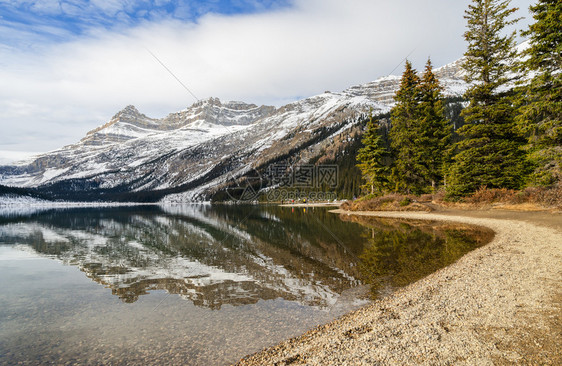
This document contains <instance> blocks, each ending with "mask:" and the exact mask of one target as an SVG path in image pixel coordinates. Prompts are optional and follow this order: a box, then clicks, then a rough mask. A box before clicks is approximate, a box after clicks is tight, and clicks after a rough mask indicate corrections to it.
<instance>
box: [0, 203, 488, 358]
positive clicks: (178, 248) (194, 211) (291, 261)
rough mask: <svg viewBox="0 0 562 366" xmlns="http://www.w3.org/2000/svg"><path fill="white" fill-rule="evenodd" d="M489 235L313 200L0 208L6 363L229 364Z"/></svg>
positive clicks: (1, 331) (1, 354)
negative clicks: (338, 209) (362, 213)
mask: <svg viewBox="0 0 562 366" xmlns="http://www.w3.org/2000/svg"><path fill="white" fill-rule="evenodd" d="M491 236H492V234H491V232H489V231H486V230H480V229H477V228H472V227H459V226H451V225H438V224H436V223H421V222H404V221H393V220H376V219H372V218H369V219H365V218H351V217H348V216H342V217H340V216H338V215H335V214H331V213H328V211H327V210H326V209H319V208H316V209H312V208H307V209H303V208H294V209H293V208H281V207H275V206H210V205H186V206H141V207H119V208H81V209H57V210H44V211H41V212H9V213H6V212H4V213H2V212H1V211H0V279H1V282H2V288H1V289H2V291H1V292H0V364H16V363H24V364H51V363H52V364H65V363H81V364H162V363H173V364H192V365H221V364H228V363H231V362H235V361H237V360H238V359H240V358H241V357H243V356H244V355H246V354H249V353H252V352H255V351H258V350H260V349H262V348H264V347H266V346H270V345H274V344H276V343H278V342H279V341H281V340H283V339H285V338H288V337H292V336H296V335H299V334H301V333H303V332H305V331H306V330H308V329H310V328H313V327H314V326H316V325H319V324H323V323H326V322H328V321H330V320H332V319H335V318H336V317H338V316H341V315H343V314H344V313H346V312H349V311H351V310H353V309H356V308H358V307H360V306H362V305H364V304H366V303H368V302H369V301H371V299H373V298H376V297H379V296H384V295H385V294H388V293H390V292H392V291H393V290H394V289H396V288H397V287H400V286H404V285H406V284H408V283H410V282H412V281H415V280H417V279H419V278H422V277H423V276H425V275H427V274H429V273H431V272H433V271H434V270H435V269H437V268H440V267H443V266H446V265H448V264H450V263H452V262H453V261H455V260H456V259H457V258H458V257H459V256H461V255H463V254H464V253H466V252H467V251H470V250H472V249H473V248H475V247H477V246H480V245H482V244H483V243H485V242H487V241H489V240H490V239H491Z"/></svg>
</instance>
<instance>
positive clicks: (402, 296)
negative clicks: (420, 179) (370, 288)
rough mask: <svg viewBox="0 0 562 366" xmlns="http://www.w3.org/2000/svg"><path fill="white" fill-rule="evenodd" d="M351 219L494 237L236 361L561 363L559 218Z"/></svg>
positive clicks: (451, 215) (459, 214)
mask: <svg viewBox="0 0 562 366" xmlns="http://www.w3.org/2000/svg"><path fill="white" fill-rule="evenodd" d="M338 213H340V214H345V215H347V214H351V213H348V212H347V211H341V210H338ZM353 214H358V215H372V216H379V217H396V218H408V219H428V220H442V221H453V222H462V223H466V224H474V225H481V226H486V227H489V228H491V229H492V230H494V231H495V232H496V236H495V237H494V239H493V240H492V241H491V242H490V243H489V244H487V245H485V246H483V247H481V248H478V249H476V250H474V251H472V252H470V253H468V254H467V255H465V256H464V257H462V258H461V259H459V260H458V261H457V262H455V263H454V264H452V265H450V266H449V267H446V268H444V269H441V270H439V271H437V272H435V273H433V274H431V275H429V276H428V277H426V278H424V279H422V280H420V281H418V282H415V283H413V284H411V285H409V286H407V287H405V288H403V289H401V290H398V291H397V292H396V293H394V294H393V295H390V296H389V297H386V298H384V299H381V300H378V301H375V302H374V303H373V304H371V305H368V306H366V307H364V308H362V309H359V310H357V311H355V312H353V313H350V314H348V315H345V316H343V317H342V318H340V319H337V320H335V321H333V322H331V323H329V324H327V325H324V326H320V327H318V328H316V329H313V330H311V331H309V332H307V333H306V334H304V335H302V336H300V337H297V338H294V339H290V340H287V341H285V342H283V343H281V344H279V345H277V346H275V347H272V348H269V349H266V350H264V351H262V352H259V353H257V354H254V355H251V356H248V357H246V358H244V359H242V360H241V361H240V362H239V364H240V365H303V364H305V365H395V364H427V365H452V364H454V365H463V364H464V365H491V364H500V365H503V364H533V365H534V364H546V365H562V348H561V347H560V345H561V344H562V215H560V214H551V213H518V212H494V211H487V212H483V211H481V212H467V211H453V212H442V213H437V214H436V213H417V212H414V213H412V212H354V213H353Z"/></svg>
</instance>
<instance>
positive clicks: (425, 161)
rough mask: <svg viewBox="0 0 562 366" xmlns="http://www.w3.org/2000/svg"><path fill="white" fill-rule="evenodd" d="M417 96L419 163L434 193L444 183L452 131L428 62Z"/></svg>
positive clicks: (441, 95)
mask: <svg viewBox="0 0 562 366" xmlns="http://www.w3.org/2000/svg"><path fill="white" fill-rule="evenodd" d="M419 94H420V103H419V106H418V109H419V119H420V120H419V122H420V123H419V127H418V130H419V132H418V133H419V138H418V142H419V144H418V149H419V152H418V159H420V160H421V165H422V166H423V167H424V168H425V172H424V174H423V176H424V180H425V181H426V185H428V186H431V189H432V191H435V189H436V187H437V185H439V184H441V183H442V182H443V176H444V169H443V166H444V164H445V163H446V159H447V156H448V154H447V150H448V148H449V144H450V140H451V133H452V131H451V130H452V128H451V125H450V123H449V121H448V120H447V119H446V118H445V106H444V103H443V91H442V87H441V85H440V84H439V80H438V79H437V77H436V76H435V74H434V73H433V70H432V65H431V60H430V59H428V60H427V64H426V66H425V71H424V74H423V75H422V78H421V82H420V84H419Z"/></svg>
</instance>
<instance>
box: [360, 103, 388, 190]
mask: <svg viewBox="0 0 562 366" xmlns="http://www.w3.org/2000/svg"><path fill="white" fill-rule="evenodd" d="M361 142H362V143H363V147H362V148H361V149H359V151H358V152H357V161H358V163H359V164H357V166H358V167H359V169H360V170H361V173H362V175H363V178H364V179H365V182H366V183H365V185H363V187H362V188H363V189H364V190H367V191H369V192H370V193H371V194H375V193H379V194H380V193H383V192H384V191H385V190H386V189H387V187H388V174H389V168H388V166H387V165H385V159H387V158H388V152H387V150H386V148H385V147H384V143H383V139H382V136H381V134H380V127H379V125H378V123H375V122H373V115H372V111H371V115H370V117H369V122H368V123H367V131H366V132H365V134H364V136H363V139H362V140H361Z"/></svg>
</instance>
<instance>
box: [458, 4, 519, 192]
mask: <svg viewBox="0 0 562 366" xmlns="http://www.w3.org/2000/svg"><path fill="white" fill-rule="evenodd" d="M516 10H517V8H510V7H509V1H499V0H473V4H471V5H469V9H468V10H467V11H466V12H465V19H467V22H468V26H467V27H468V30H467V31H466V32H465V34H464V37H465V39H466V41H467V42H468V49H467V51H466V53H465V56H466V61H465V62H464V64H463V68H464V70H465V71H466V81H467V82H468V83H471V82H475V85H474V86H472V87H471V88H469V89H468V90H467V92H466V93H465V98H467V99H468V100H469V102H470V103H469V106H468V107H467V108H465V109H464V111H463V113H462V114H463V116H464V119H465V122H466V125H464V126H463V127H462V128H460V129H459V130H458V133H459V135H460V136H461V137H462V138H463V140H461V141H460V142H459V143H458V144H457V150H458V151H459V152H458V154H457V155H456V156H455V157H454V161H453V164H452V166H451V169H450V171H449V174H448V176H449V179H448V181H449V185H448V187H447V191H448V193H449V194H450V195H454V196H458V195H465V194H468V193H471V192H474V191H476V190H477V189H478V188H479V187H481V186H487V187H488V188H513V189H517V188H520V187H521V185H522V182H523V180H524V172H525V159H524V154H523V151H522V150H521V145H522V143H523V141H522V140H521V138H520V137H519V135H518V134H517V133H516V132H515V126H514V118H515V110H514V107H513V104H512V100H511V98H510V95H509V92H501V87H504V86H506V85H507V84H508V83H509V82H510V81H512V78H513V76H512V75H513V70H514V64H515V57H516V47H515V32H513V33H511V34H509V35H502V32H503V31H504V28H505V27H506V26H509V25H512V24H514V23H515V22H517V21H518V19H511V20H510V19H508V18H509V17H510V16H511V15H512V14H513V13H514V12H515V11H516Z"/></svg>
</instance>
